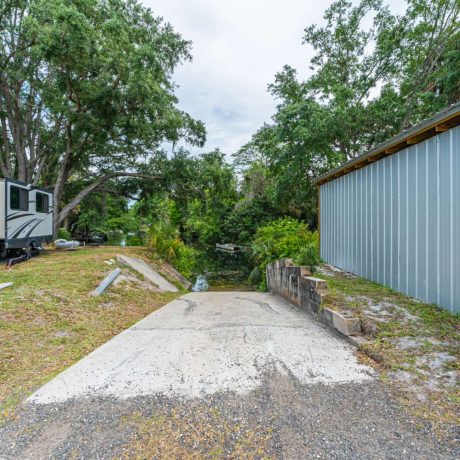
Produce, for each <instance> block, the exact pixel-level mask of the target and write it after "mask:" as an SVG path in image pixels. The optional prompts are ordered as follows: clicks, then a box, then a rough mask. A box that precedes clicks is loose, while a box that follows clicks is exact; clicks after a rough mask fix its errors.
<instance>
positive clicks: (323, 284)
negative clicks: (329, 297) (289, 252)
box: [305, 276, 327, 291]
mask: <svg viewBox="0 0 460 460" xmlns="http://www.w3.org/2000/svg"><path fill="white" fill-rule="evenodd" d="M305 279H306V284H307V286H308V288H309V289H310V290H312V291H317V290H320V289H327V281H325V280H321V279H319V278H315V277H314V276H307V277H305Z"/></svg>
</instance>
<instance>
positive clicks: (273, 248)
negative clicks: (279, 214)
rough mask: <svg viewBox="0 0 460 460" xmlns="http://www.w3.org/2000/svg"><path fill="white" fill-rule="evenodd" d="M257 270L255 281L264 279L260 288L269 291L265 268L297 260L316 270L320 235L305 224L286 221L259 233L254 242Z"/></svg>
mask: <svg viewBox="0 0 460 460" xmlns="http://www.w3.org/2000/svg"><path fill="white" fill-rule="evenodd" d="M251 249H252V259H253V262H254V265H255V270H253V273H252V275H251V277H252V278H253V279H257V278H258V279H260V280H261V281H260V283H259V288H260V289H262V290H265V289H266V284H265V276H263V274H264V273H265V267H266V266H267V265H268V264H270V263H272V262H275V261H276V260H279V259H285V258H289V259H294V261H296V262H297V263H302V264H304V265H308V266H310V267H312V268H314V267H315V266H316V265H317V263H318V261H319V255H318V233H317V232H311V231H309V230H308V227H307V225H306V224H305V223H304V222H301V221H298V220H295V219H292V218H289V217H285V218H283V219H278V220H275V221H273V222H271V223H269V224H268V225H265V226H263V227H260V228H259V229H258V230H257V233H256V236H255V239H254V241H253V242H252V248H251Z"/></svg>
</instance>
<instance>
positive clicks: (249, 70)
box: [142, 0, 402, 155]
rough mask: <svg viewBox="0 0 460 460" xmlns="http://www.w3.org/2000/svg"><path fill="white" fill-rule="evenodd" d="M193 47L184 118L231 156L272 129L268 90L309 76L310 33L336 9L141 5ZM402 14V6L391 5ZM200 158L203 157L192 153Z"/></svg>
mask: <svg viewBox="0 0 460 460" xmlns="http://www.w3.org/2000/svg"><path fill="white" fill-rule="evenodd" d="M142 2H143V3H144V4H145V5H146V6H149V7H150V8H151V9H152V10H153V12H154V14H155V15H157V16H163V17H164V19H165V20H166V21H167V22H170V23H171V24H172V25H173V26H174V28H175V30H176V31H177V32H179V33H180V34H182V36H183V37H184V38H185V39H187V40H191V41H192V42H193V50H192V54H193V62H192V63H186V64H184V65H182V66H181V67H179V68H178V69H177V71H176V73H175V75H174V79H175V81H176V83H177V84H178V85H179V88H178V90H177V96H178V98H179V105H180V108H181V109H182V110H185V111H186V112H188V113H190V115H192V116H193V117H194V118H197V119H200V120H202V121H203V122H204V123H205V124H206V128H207V131H208V137H207V143H206V145H205V147H204V149H203V151H210V150H212V149H214V148H216V147H220V148H221V150H222V151H223V152H225V153H226V154H228V155H230V154H232V153H234V152H235V151H236V150H238V148H239V147H241V146H242V145H243V144H244V143H246V142H247V141H249V139H250V137H251V135H252V134H253V133H254V132H255V131H256V130H257V129H258V128H259V127H260V126H261V125H262V124H263V123H264V122H265V121H269V120H270V117H271V115H272V114H273V112H274V109H275V102H274V101H273V98H272V97H271V95H270V94H268V93H267V85H268V84H269V83H271V82H273V80H274V76H275V74H276V72H278V71H279V70H281V68H282V67H283V65H285V64H289V65H291V66H293V67H294V68H296V69H298V70H299V74H300V75H302V76H306V75H307V74H308V63H309V60H310V58H311V57H312V55H313V53H312V50H311V49H310V48H309V47H307V46H305V45H302V44H301V42H302V37H303V31H304V29H305V27H306V26H308V25H310V24H313V23H322V22H323V21H322V16H323V13H324V10H325V9H326V8H327V6H328V5H329V4H330V3H331V1H329V0H328V1H323V2H321V1H314V0H283V1H279V0H231V1H222V0H220V1H218V0H214V1H213V0H142ZM391 3H393V4H394V5H395V6H396V5H397V6H398V7H399V8H398V9H399V10H401V3H402V2H401V1H400V0H392V1H391ZM192 150H193V151H194V152H198V150H197V149H192Z"/></svg>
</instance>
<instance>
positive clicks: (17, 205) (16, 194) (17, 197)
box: [10, 185, 29, 211]
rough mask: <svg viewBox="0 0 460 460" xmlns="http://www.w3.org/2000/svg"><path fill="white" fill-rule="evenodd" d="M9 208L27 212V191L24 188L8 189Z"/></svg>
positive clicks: (13, 186)
mask: <svg viewBox="0 0 460 460" xmlns="http://www.w3.org/2000/svg"><path fill="white" fill-rule="evenodd" d="M10 208H11V209H17V210H18V211H28V210H29V191H28V190H27V189H25V188H21V187H16V186H15V185H12V186H11V187H10Z"/></svg>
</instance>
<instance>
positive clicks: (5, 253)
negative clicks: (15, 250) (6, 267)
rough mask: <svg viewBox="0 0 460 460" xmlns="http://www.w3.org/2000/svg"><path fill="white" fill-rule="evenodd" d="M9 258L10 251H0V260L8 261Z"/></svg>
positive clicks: (3, 249) (4, 249)
mask: <svg viewBox="0 0 460 460" xmlns="http://www.w3.org/2000/svg"><path fill="white" fill-rule="evenodd" d="M7 256H8V249H6V248H2V249H0V259H6V257H7Z"/></svg>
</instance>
